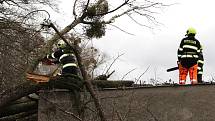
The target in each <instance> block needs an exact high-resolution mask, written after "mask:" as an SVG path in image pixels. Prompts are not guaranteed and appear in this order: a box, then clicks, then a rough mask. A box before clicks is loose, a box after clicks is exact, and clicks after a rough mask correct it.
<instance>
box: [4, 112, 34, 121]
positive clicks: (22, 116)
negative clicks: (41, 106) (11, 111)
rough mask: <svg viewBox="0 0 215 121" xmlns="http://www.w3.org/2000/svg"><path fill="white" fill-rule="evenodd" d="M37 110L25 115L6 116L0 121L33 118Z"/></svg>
mask: <svg viewBox="0 0 215 121" xmlns="http://www.w3.org/2000/svg"><path fill="white" fill-rule="evenodd" d="M36 113H37V110H32V111H28V112H23V113H19V114H15V115H10V116H6V117H2V118H0V121H18V120H19V119H22V118H26V117H32V116H34V118H36V117H35V115H36Z"/></svg>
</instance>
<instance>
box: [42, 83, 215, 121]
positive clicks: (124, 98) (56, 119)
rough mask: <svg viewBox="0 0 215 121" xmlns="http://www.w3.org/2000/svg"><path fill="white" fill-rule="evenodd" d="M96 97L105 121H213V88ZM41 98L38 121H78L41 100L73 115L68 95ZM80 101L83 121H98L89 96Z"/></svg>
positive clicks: (150, 89) (109, 92)
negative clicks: (83, 105)
mask: <svg viewBox="0 0 215 121" xmlns="http://www.w3.org/2000/svg"><path fill="white" fill-rule="evenodd" d="M97 93H98V95H99V96H100V98H101V103H102V107H103V109H104V112H105V116H106V117H107V118H108V121H125V119H126V121H215V115H214V113H215V94H214V93H215V85H196V86H160V87H144V88H136V89H124V90H123V89H108V90H103V91H98V92H97ZM83 95H84V96H83ZM40 96H41V97H42V98H40V101H39V113H38V114H39V115H38V116H39V118H38V119H39V121H77V120H76V119H74V118H73V119H72V118H71V117H72V116H71V115H68V114H66V113H65V112H62V111H59V109H57V108H56V106H50V104H49V103H47V101H45V100H44V99H49V100H51V101H52V102H55V103H56V104H57V105H58V106H60V107H62V108H63V109H62V110H66V111H71V112H72V111H73V110H72V107H71V103H72V100H71V99H72V97H71V95H70V93H69V92H66V91H65V92H51V93H40ZM82 100H84V101H85V102H88V103H86V105H85V111H84V114H83V117H85V118H84V121H99V118H98V116H97V115H96V113H95V112H94V111H95V110H96V109H95V107H94V103H93V101H92V99H91V97H90V95H89V94H88V93H82ZM53 107H54V108H53ZM86 107H87V108H86ZM69 108H70V109H69Z"/></svg>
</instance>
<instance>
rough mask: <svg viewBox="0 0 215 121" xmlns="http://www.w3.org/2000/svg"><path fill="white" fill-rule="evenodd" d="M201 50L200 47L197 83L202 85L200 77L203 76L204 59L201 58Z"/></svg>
mask: <svg viewBox="0 0 215 121" xmlns="http://www.w3.org/2000/svg"><path fill="white" fill-rule="evenodd" d="M202 50H203V47H202V46H201V49H200V54H199V60H198V74H197V80H198V83H203V81H202V75H203V65H204V57H203V52H202Z"/></svg>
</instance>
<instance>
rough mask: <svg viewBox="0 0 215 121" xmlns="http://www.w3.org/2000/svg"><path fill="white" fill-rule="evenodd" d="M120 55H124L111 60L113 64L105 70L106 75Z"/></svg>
mask: <svg viewBox="0 0 215 121" xmlns="http://www.w3.org/2000/svg"><path fill="white" fill-rule="evenodd" d="M122 55H124V54H120V55H118V56H117V57H116V58H115V59H114V60H113V62H112V63H111V64H110V66H109V67H108V69H107V71H106V72H105V74H107V73H108V71H109V70H110V68H111V67H112V66H113V64H114V63H115V62H116V60H117V59H119V57H121V56H122Z"/></svg>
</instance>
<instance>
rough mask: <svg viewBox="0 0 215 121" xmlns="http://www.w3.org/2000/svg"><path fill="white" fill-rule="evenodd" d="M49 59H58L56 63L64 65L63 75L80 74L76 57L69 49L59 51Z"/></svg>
mask: <svg viewBox="0 0 215 121" xmlns="http://www.w3.org/2000/svg"><path fill="white" fill-rule="evenodd" d="M47 58H49V59H56V61H55V63H60V64H61V65H62V74H74V75H77V74H78V67H77V64H76V58H75V55H74V54H73V53H72V51H71V50H70V49H69V48H63V49H58V50H56V51H55V52H53V53H52V54H49V55H48V56H47Z"/></svg>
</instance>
